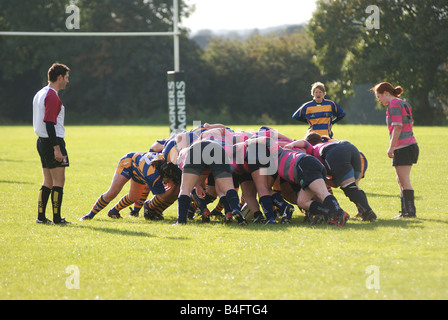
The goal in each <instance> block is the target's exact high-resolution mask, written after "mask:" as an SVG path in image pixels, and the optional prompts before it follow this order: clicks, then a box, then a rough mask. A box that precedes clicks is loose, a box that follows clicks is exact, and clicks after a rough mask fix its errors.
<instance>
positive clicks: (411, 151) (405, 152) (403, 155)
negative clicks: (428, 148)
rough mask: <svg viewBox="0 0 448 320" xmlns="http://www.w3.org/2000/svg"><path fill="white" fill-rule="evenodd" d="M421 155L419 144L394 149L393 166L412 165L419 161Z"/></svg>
mask: <svg viewBox="0 0 448 320" xmlns="http://www.w3.org/2000/svg"><path fill="white" fill-rule="evenodd" d="M418 155H419V148H418V144H416V143H414V144H411V145H409V146H406V147H404V148H400V149H395V150H394V158H393V160H392V166H394V167H397V166H412V165H413V164H414V163H417V160H418Z"/></svg>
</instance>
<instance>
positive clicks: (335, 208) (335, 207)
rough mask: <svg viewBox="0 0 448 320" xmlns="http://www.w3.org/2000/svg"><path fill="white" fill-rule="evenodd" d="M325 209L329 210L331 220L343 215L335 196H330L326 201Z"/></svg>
mask: <svg viewBox="0 0 448 320" xmlns="http://www.w3.org/2000/svg"><path fill="white" fill-rule="evenodd" d="M323 205H324V207H325V208H326V209H328V210H329V215H330V218H331V217H332V216H337V215H338V214H341V213H343V210H342V208H341V207H340V206H339V203H338V201H337V200H336V198H335V197H334V196H333V195H329V196H327V197H326V198H325V199H324V203H323Z"/></svg>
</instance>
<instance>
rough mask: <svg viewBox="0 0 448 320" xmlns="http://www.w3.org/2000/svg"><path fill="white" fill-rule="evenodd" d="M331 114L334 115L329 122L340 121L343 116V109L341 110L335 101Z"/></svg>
mask: <svg viewBox="0 0 448 320" xmlns="http://www.w3.org/2000/svg"><path fill="white" fill-rule="evenodd" d="M333 114H334V117H333V119H332V120H331V124H335V123H336V122H339V121H341V120H342V119H343V118H344V117H345V112H344V110H342V108H341V107H340V106H339V105H338V104H337V103H335V102H334V105H333Z"/></svg>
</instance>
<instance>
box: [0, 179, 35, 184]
mask: <svg viewBox="0 0 448 320" xmlns="http://www.w3.org/2000/svg"><path fill="white" fill-rule="evenodd" d="M0 183H5V184H6V183H7V184H33V182H26V181H8V180H0Z"/></svg>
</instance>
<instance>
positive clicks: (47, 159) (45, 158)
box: [36, 137, 69, 169]
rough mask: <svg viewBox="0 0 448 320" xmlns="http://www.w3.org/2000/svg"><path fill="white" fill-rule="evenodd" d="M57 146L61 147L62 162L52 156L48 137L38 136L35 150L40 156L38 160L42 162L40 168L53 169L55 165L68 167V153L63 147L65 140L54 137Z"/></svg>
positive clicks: (52, 151)
mask: <svg viewBox="0 0 448 320" xmlns="http://www.w3.org/2000/svg"><path fill="white" fill-rule="evenodd" d="M56 139H57V142H58V145H59V147H60V148H61V153H62V156H63V157H64V160H63V161H62V162H58V161H56V159H55V158H54V149H53V146H52V145H51V143H50V139H49V138H40V137H39V138H38V139H37V142H36V147H37V152H38V153H39V156H40V162H41V163H42V168H44V169H54V168H57V167H68V166H69V161H68V154H67V150H66V149H65V141H64V139H62V138H56Z"/></svg>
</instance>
